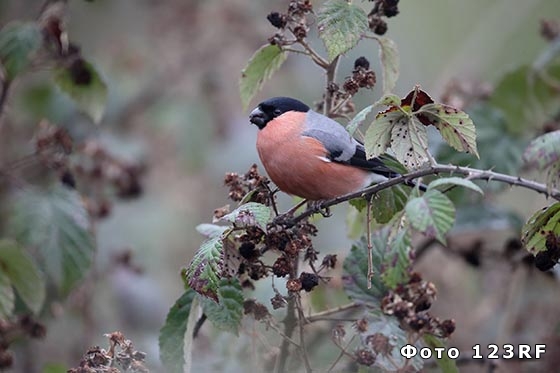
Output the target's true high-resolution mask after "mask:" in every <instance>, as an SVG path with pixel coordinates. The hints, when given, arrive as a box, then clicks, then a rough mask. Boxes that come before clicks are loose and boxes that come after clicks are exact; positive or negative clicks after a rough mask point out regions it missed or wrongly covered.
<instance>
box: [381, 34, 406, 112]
mask: <svg viewBox="0 0 560 373" xmlns="http://www.w3.org/2000/svg"><path fill="white" fill-rule="evenodd" d="M376 39H377V41H378V42H379V58H380V59H381V66H382V67H383V93H385V94H388V93H390V92H392V91H393V89H395V86H396V85H397V80H398V79H399V51H398V50H397V45H396V44H395V42H394V41H393V40H391V39H389V38H386V37H377V38H376ZM398 105H400V103H399V104H398Z"/></svg>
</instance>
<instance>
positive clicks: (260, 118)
mask: <svg viewBox="0 0 560 373" xmlns="http://www.w3.org/2000/svg"><path fill="white" fill-rule="evenodd" d="M266 119H267V118H266V114H265V113H264V112H263V111H262V110H261V109H259V108H256V109H255V110H253V111H252V112H251V114H249V121H250V122H251V123H253V124H254V125H256V126H257V127H259V128H263V127H264V126H265V125H266V122H267V120H266Z"/></svg>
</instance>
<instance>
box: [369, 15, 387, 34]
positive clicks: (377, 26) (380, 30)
mask: <svg viewBox="0 0 560 373" xmlns="http://www.w3.org/2000/svg"><path fill="white" fill-rule="evenodd" d="M369 28H370V30H372V31H373V32H374V33H375V34H377V35H384V34H385V33H386V32H387V22H385V21H384V20H382V19H381V17H379V16H371V17H369Z"/></svg>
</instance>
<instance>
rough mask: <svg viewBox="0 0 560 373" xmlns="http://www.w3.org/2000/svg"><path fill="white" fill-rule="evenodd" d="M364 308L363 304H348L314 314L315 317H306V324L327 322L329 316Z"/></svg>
mask: <svg viewBox="0 0 560 373" xmlns="http://www.w3.org/2000/svg"><path fill="white" fill-rule="evenodd" d="M362 306H363V304H361V303H357V302H352V303H348V304H345V305H344V306H340V307H336V308H331V309H328V310H325V311H321V312H317V313H314V314H313V315H309V316H307V317H306V319H305V321H306V323H308V324H309V323H312V322H315V321H319V320H325V318H326V317H327V316H330V315H334V314H335V313H339V312H344V311H348V310H353V309H355V308H359V307H362Z"/></svg>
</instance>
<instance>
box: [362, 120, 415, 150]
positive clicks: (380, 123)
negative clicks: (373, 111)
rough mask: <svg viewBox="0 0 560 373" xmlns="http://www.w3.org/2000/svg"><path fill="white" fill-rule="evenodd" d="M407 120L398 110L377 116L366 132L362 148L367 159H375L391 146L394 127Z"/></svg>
mask: <svg viewBox="0 0 560 373" xmlns="http://www.w3.org/2000/svg"><path fill="white" fill-rule="evenodd" d="M407 120H408V118H407V116H406V115H405V114H404V113H403V112H401V111H400V110H394V111H389V112H382V113H379V114H377V116H376V117H375V119H374V120H373V122H372V123H371V124H370V125H369V127H368V129H367V130H366V134H365V137H364V146H365V149H366V156H367V158H368V159H370V158H373V157H377V156H379V155H381V154H383V153H385V151H386V150H387V148H388V147H389V145H391V131H392V129H393V128H394V127H395V125H397V124H398V125H401V126H402V125H405V123H406V122H407Z"/></svg>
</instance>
